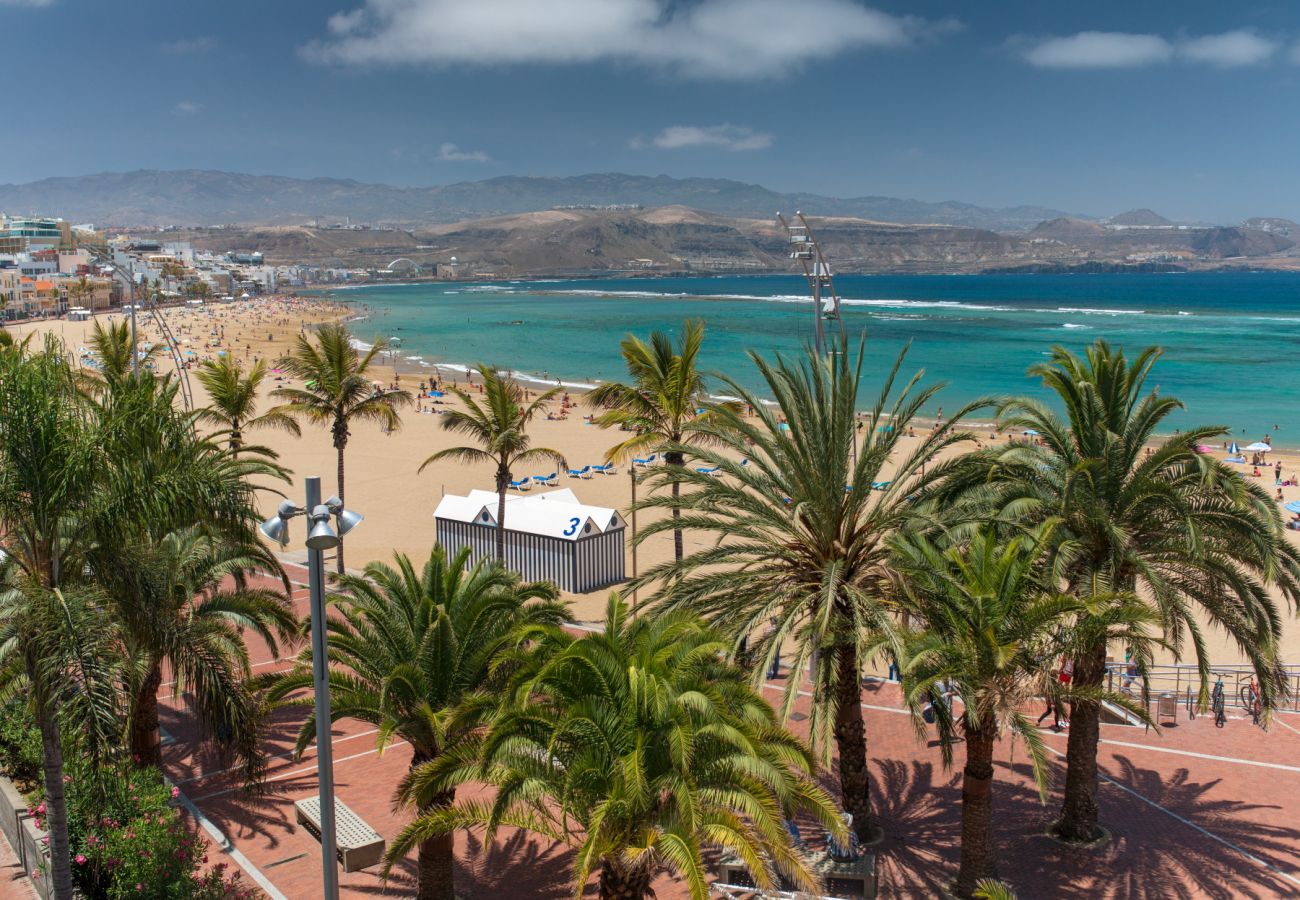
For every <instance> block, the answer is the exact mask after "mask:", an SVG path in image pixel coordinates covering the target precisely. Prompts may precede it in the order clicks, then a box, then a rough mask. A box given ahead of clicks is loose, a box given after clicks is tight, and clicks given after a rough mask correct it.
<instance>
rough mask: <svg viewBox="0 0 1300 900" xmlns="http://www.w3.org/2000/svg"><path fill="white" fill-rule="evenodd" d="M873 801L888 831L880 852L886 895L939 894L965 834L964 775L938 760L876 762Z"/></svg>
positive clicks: (882, 881)
mask: <svg viewBox="0 0 1300 900" xmlns="http://www.w3.org/2000/svg"><path fill="white" fill-rule="evenodd" d="M874 762H875V766H876V777H875V779H874V781H873V784H872V787H873V788H874V793H873V796H872V804H873V806H874V809H875V812H876V817H877V818H878V819H879V821H880V824H881V825H882V826H883V827H884V829H885V841H884V843H883V844H881V845H880V847H879V848H878V850H877V857H876V860H877V869H878V871H879V873H880V875H879V878H880V886H881V895H882V896H899V897H935V896H938V895H939V893H940V891H941V890H942V888H943V886H944V885H945V883H946V882H948V881H951V880H952V872H953V870H954V866H955V865H956V861H957V846H958V843H959V841H960V837H961V811H960V808H959V801H960V800H961V791H960V789H959V788H958V787H957V784H958V781H957V779H958V776H957V775H956V774H945V773H943V772H942V771H936V768H937V767H936V766H935V765H934V763H930V762H921V761H919V760H912V761H910V762H906V761H903V760H895V759H878V760H875V761H874Z"/></svg>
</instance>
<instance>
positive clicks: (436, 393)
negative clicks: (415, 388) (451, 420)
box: [429, 391, 447, 397]
mask: <svg viewBox="0 0 1300 900" xmlns="http://www.w3.org/2000/svg"><path fill="white" fill-rule="evenodd" d="M429 396H430V397H445V396H447V395H446V394H445V393H444V392H442V391H429Z"/></svg>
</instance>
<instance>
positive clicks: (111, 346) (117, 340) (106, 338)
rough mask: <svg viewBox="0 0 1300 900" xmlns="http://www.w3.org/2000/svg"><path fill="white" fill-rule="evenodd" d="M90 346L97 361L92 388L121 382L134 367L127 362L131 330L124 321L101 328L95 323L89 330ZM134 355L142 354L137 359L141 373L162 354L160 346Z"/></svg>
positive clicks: (128, 360)
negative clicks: (96, 376)
mask: <svg viewBox="0 0 1300 900" xmlns="http://www.w3.org/2000/svg"><path fill="white" fill-rule="evenodd" d="M90 346H91V349H92V350H94V352H95V356H96V357H97V358H98V359H99V377H98V378H94V379H93V382H92V383H93V384H94V385H96V386H99V387H102V386H103V385H105V384H110V383H113V382H119V381H123V380H125V379H127V378H130V377H131V376H132V374H133V373H134V372H135V366H134V365H133V364H132V361H131V356H132V352H133V348H132V344H131V326H130V324H129V323H127V322H126V321H122V322H109V323H108V324H106V325H105V324H103V323H101V322H100V321H99V320H98V319H96V320H95V321H94V323H93V324H92V326H91V331H90ZM135 352H142V353H143V356H141V357H139V365H140V368H141V369H145V368H146V367H147V366H148V365H149V364H150V363H152V362H153V361H154V360H156V359H157V358H158V357H159V356H160V355H161V354H162V352H163V347H162V345H161V344H154V345H153V346H151V347H149V349H148V350H144V351H135Z"/></svg>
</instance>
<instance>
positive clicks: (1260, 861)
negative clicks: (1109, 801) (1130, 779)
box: [1047, 744, 1300, 887]
mask: <svg viewBox="0 0 1300 900" xmlns="http://www.w3.org/2000/svg"><path fill="white" fill-rule="evenodd" d="M1133 746H1140V745H1137V744H1135V745H1133ZM1047 749H1048V750H1049V751H1050V752H1052V753H1055V754H1056V755H1057V756H1059V757H1061V758H1062V759H1064V758H1065V754H1064V753H1062V752H1061V751H1060V750H1057V749H1055V748H1053V747H1048V748H1047ZM1198 755H1199V754H1198ZM1214 758H1216V757H1211V759H1214ZM1097 775H1098V777H1099V778H1101V779H1102V780H1103V781H1107V782H1109V783H1110V784H1113V785H1115V787H1117V788H1119V789H1120V790H1121V791H1123V792H1124V793H1126V794H1129V795H1131V796H1133V797H1136V798H1137V799H1139V800H1141V801H1142V802H1143V803H1145V804H1146V805H1147V806H1150V807H1153V808H1154V809H1158V810H1160V811H1161V812H1162V813H1164V814H1165V815H1167V816H1169V817H1170V818H1171V819H1173V820H1175V821H1177V822H1182V823H1183V824H1184V825H1186V826H1187V827H1188V828H1191V829H1194V830H1195V831H1198V832H1200V833H1201V834H1203V835H1205V836H1206V837H1207V838H1209V839H1210V840H1212V841H1215V842H1217V843H1219V844H1222V845H1223V846H1225V847H1227V848H1228V849H1229V850H1235V851H1236V852H1237V853H1240V854H1241V855H1242V856H1244V857H1245V858H1246V859H1248V860H1250V861H1251V862H1253V863H1255V864H1257V865H1260V866H1263V867H1264V868H1266V869H1268V870H1269V871H1270V872H1273V873H1275V874H1277V875H1280V876H1281V877H1283V878H1285V879H1286V880H1287V881H1289V882H1291V883H1292V884H1294V885H1296V886H1298V887H1300V878H1296V877H1295V876H1294V875H1291V874H1290V873H1289V872H1283V871H1282V870H1281V869H1279V868H1278V867H1277V866H1275V865H1273V864H1272V863H1270V862H1269V861H1268V860H1265V859H1260V858H1259V857H1258V856H1256V855H1255V854H1253V853H1251V852H1250V851H1249V850H1243V849H1242V848H1241V847H1238V846H1237V845H1236V844H1234V843H1233V842H1232V841H1230V840H1228V839H1227V838H1222V837H1219V836H1218V835H1217V834H1215V833H1214V832H1213V831H1208V830H1206V829H1204V828H1202V827H1201V826H1200V825H1197V824H1196V823H1195V822H1193V821H1191V820H1190V819H1185V818H1183V817H1182V816H1180V815H1179V814H1178V813H1176V812H1174V811H1173V810H1172V809H1169V808H1168V807H1165V806H1161V805H1160V804H1159V803H1157V802H1156V801H1154V800H1152V799H1151V798H1149V797H1146V796H1144V795H1142V794H1139V793H1138V792H1137V791H1135V790H1133V788H1131V787H1129V786H1128V785H1126V784H1120V783H1119V782H1118V781H1116V780H1115V779H1114V778H1111V777H1110V776H1109V775H1107V774H1106V773H1105V772H1103V771H1101V769H1100V768H1098V769H1097Z"/></svg>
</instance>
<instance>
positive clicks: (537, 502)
mask: <svg viewBox="0 0 1300 900" xmlns="http://www.w3.org/2000/svg"><path fill="white" fill-rule="evenodd" d="M506 504H507V506H506V530H507V531H520V532H524V533H525V534H537V535H543V536H546V537H552V538H558V539H560V540H567V541H576V540H578V539H579V538H582V537H587V536H589V535H592V534H598V533H604V532H607V531H612V530H615V529H621V528H622V527H623V518H622V517H621V516H620V515H619V514H618V511H617V510H614V509H609V508H608V507H604V506H588V505H587V504H585V503H581V502H580V501H579V500H578V498H577V496H576V495H575V494H574V493H573V491H571V490H569V489H568V488H560V489H559V490H554V491H547V492H545V493H541V494H532V495H529V496H523V495H519V494H508V495H507V496H506ZM433 515H434V518H437V519H446V520H448V521H452V522H466V523H469V522H475V523H478V524H480V525H489V526H495V525H496V520H497V495H496V494H495V493H493V492H492V491H470V492H469V496H467V497H461V496H458V495H456V494H448V495H446V496H445V497H443V498H442V500H441V502H439V503H438V508H437V509H436V510H434V513H433Z"/></svg>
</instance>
